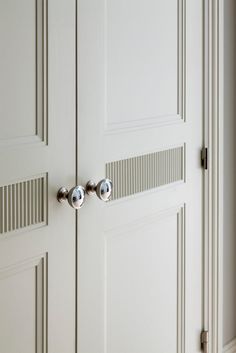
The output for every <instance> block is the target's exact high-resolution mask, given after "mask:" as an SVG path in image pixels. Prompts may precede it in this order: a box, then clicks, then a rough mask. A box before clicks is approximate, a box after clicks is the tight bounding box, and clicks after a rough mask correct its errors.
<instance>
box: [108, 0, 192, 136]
mask: <svg viewBox="0 0 236 353" xmlns="http://www.w3.org/2000/svg"><path fill="white" fill-rule="evenodd" d="M104 2H105V5H104V7H105V26H104V27H105V57H106V58H107V37H106V31H107V0H104ZM177 3H178V10H177V17H178V18H177V34H178V40H177V58H178V75H177V76H178V77H177V112H176V114H175V113H174V114H173V113H167V114H165V115H157V116H151V117H145V118H143V119H138V120H130V121H129V120H127V121H125V122H122V123H119V122H116V123H109V122H108V112H107V89H106V87H107V82H106V84H105V107H106V108H105V122H104V126H105V129H104V130H105V132H106V133H109V134H110V133H119V132H124V130H125V131H126V130H127V131H130V130H131V131H132V130H137V129H149V128H152V127H160V126H166V125H173V124H178V123H183V122H185V121H186V0H178V1H177ZM105 62H106V63H107V60H105ZM105 72H106V68H105ZM105 77H106V80H107V75H105Z"/></svg>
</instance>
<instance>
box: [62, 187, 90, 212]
mask: <svg viewBox="0 0 236 353" xmlns="http://www.w3.org/2000/svg"><path fill="white" fill-rule="evenodd" d="M57 200H58V201H59V202H63V201H66V200H67V201H68V203H69V205H70V206H71V207H72V208H74V209H75V210H78V209H80V208H81V207H82V206H83V204H84V201H85V189H84V188H83V186H80V185H78V186H75V187H74V188H72V189H70V191H68V190H67V188H65V187H64V186H63V187H61V188H60V189H59V190H58V193H57Z"/></svg>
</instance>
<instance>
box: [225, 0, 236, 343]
mask: <svg viewBox="0 0 236 353" xmlns="http://www.w3.org/2000/svg"><path fill="white" fill-rule="evenodd" d="M224 6H225V7H224V11H225V14H224V21H225V24H224V30H225V34H224V41H225V44H224V50H225V55H224V60H225V63H224V75H225V82H224V85H225V91H224V106H225V108H224V119H225V120H224V169H225V173H224V235H223V237H224V240H223V244H224V271H223V275H224V280H223V284H224V293H223V295H224V300H223V343H224V345H226V344H227V343H229V342H231V341H232V340H233V339H235V338H236V0H224Z"/></svg>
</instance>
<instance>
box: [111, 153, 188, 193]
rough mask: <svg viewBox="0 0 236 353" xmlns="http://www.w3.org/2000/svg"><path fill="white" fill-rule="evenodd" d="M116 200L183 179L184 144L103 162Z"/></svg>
mask: <svg viewBox="0 0 236 353" xmlns="http://www.w3.org/2000/svg"><path fill="white" fill-rule="evenodd" d="M106 177H107V178H109V179H111V180H112V182H113V196H112V199H113V200H116V199H119V198H122V197H126V196H129V195H133V194H136V193H139V192H143V191H146V190H150V189H154V188H157V187H160V186H163V185H168V184H171V183H174V182H177V181H181V180H183V179H184V147H183V146H181V147H177V148H172V149H168V150H165V151H159V152H154V153H150V154H146V155H142V156H137V157H133V158H129V159H123V160H120V161H115V162H110V163H107V164H106Z"/></svg>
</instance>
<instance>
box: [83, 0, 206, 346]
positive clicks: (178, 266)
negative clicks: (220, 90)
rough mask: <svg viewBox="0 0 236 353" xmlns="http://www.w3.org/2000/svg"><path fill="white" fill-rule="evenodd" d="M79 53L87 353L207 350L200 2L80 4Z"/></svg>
mask: <svg viewBox="0 0 236 353" xmlns="http://www.w3.org/2000/svg"><path fill="white" fill-rule="evenodd" d="M78 48H79V59H78V83H79V91H78V101H79V150H78V155H79V171H80V180H79V181H80V184H83V185H85V184H86V182H87V181H88V180H90V179H93V180H94V181H95V182H98V181H99V180H101V179H102V178H104V177H105V176H106V177H109V178H110V179H112V181H113V183H114V188H113V197H112V200H111V201H110V202H109V203H107V204H105V203H102V202H101V201H100V200H99V199H98V198H96V197H90V198H88V200H87V203H86V207H84V208H83V209H82V210H81V211H80V213H79V223H78V229H79V246H78V254H79V271H78V284H79V287H78V298H79V302H78V309H79V310H78V313H79V314H78V320H79V321H78V342H79V351H80V352H89V353H95V352H96V353H97V352H107V353H124V352H127V353H137V352H144V351H145V352H148V353H149V352H166V353H174V352H178V353H184V352H186V353H187V352H200V350H201V347H200V338H199V337H200V332H201V329H202V265H201V261H202V169H201V162H200V151H201V147H202V129H203V8H202V2H199V1H197V0H190V1H188V2H185V1H181V0H179V1H174V0H168V1H164V2H163V1H154V0H148V1H146V2H145V3H144V2H141V1H132V0H129V1H116V0H111V1H105V0H99V1H95V0H86V1H85V0H80V1H79V8H78ZM91 337H92V339H91Z"/></svg>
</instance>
